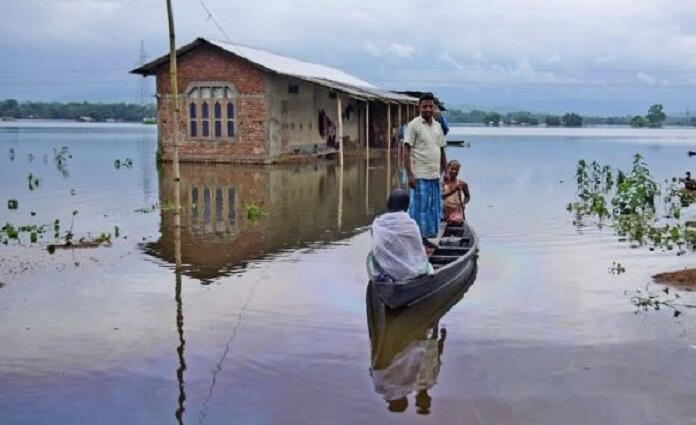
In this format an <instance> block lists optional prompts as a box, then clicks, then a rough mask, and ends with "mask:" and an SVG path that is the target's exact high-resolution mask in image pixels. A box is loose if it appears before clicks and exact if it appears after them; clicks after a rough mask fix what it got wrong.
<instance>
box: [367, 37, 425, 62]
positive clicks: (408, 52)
mask: <svg viewBox="0 0 696 425" xmlns="http://www.w3.org/2000/svg"><path fill="white" fill-rule="evenodd" d="M363 48H364V49H365V51H367V53H369V54H370V55H372V56H373V57H376V58H380V57H387V56H391V57H395V58H400V59H409V58H411V57H413V55H414V54H415V53H416V48H415V47H413V46H411V45H410V44H404V43H398V42H393V43H390V44H388V45H377V44H375V43H373V42H371V41H366V42H365V44H364V45H363Z"/></svg>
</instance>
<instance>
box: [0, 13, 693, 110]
mask: <svg viewBox="0 0 696 425" xmlns="http://www.w3.org/2000/svg"><path fill="white" fill-rule="evenodd" d="M172 1H173V5H174V13H175V21H176V32H177V44H178V45H182V44H186V43H188V42H190V41H192V40H193V39H195V38H196V37H198V36H205V37H211V38H216V39H220V40H226V39H230V40H231V41H233V42H235V43H239V44H244V45H248V46H253V47H258V48H262V49H266V50H270V51H273V52H275V53H279V54H284V55H289V56H293V57H297V58H300V59H303V60H308V61H312V62H318V63H322V64H326V65H330V66H334V67H338V68H341V69H343V70H344V71H346V72H349V73H352V74H354V75H356V76H358V77H360V78H362V79H365V80H367V81H369V82H370V83H372V84H374V85H377V86H380V87H384V88H388V89H395V90H396V89H399V90H407V89H412V90H430V91H433V92H434V93H435V94H436V95H437V96H438V97H440V98H441V99H442V100H444V101H445V103H446V104H447V105H449V106H451V107H461V108H467V109H468V108H471V107H478V108H483V109H498V110H503V111H504V110H518V109H523V110H530V111H534V112H542V113H543V112H547V113H563V112H570V111H574V112H580V113H583V114H589V115H593V114H594V115H627V114H637V113H645V112H646V111H647V108H648V106H649V105H650V104H652V103H662V104H663V105H664V106H665V110H666V111H667V113H668V114H670V115H683V114H684V113H685V112H686V110H687V108H689V107H692V108H696V102H695V101H694V99H696V97H695V96H694V94H696V7H693V0H650V1H648V0H631V1H628V0H601V1H600V0H546V1H541V0H534V1H532V0H526V1H522V0H458V1H450V0H441V1H439V2H433V3H430V4H428V3H427V2H423V1H411V0H398V1H396V0H380V1H374V0H369V1H368V0H354V1H351V2H346V1H337V0H336V1H334V0H312V1H309V0H284V1H281V0H267V1H265V2H261V1H254V2H241V1H232V0H172ZM204 5H205V7H207V9H208V10H209V11H210V12H211V13H212V15H213V16H214V18H215V19H211V18H210V17H209V15H208V13H207V12H206V9H205V8H204ZM0 10H2V13H1V14H0V52H1V54H2V60H1V61H0V99H4V98H15V99H18V100H37V101H38V100H56V101H83V100H86V101H103V102H111V101H125V102H137V101H138V100H139V94H138V93H139V89H138V84H139V83H138V81H139V79H141V78H142V77H138V76H134V75H130V74H128V71H129V70H130V69H132V68H134V67H135V66H136V65H137V64H138V62H139V52H140V42H141V40H143V43H144V46H145V50H146V53H147V55H148V57H149V58H150V59H153V58H155V57H158V56H160V55H163V54H165V53H166V52H167V49H168V33H167V19H166V9H165V1H164V0H22V1H16V0H0ZM215 21H217V22H218V23H219V24H220V27H221V28H222V31H221V30H220V29H218V28H217V26H216V25H215ZM146 85H147V92H148V94H150V95H152V94H154V81H153V78H150V79H148V80H147V83H146Z"/></svg>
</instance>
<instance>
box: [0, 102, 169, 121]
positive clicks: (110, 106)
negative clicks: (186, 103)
mask: <svg viewBox="0 0 696 425" xmlns="http://www.w3.org/2000/svg"><path fill="white" fill-rule="evenodd" d="M155 115H156V108H155V105H154V104H147V105H136V104H132V103H89V102H70V103H60V102H18V101H16V100H14V99H6V100H2V101H0V117H12V118H42V119H72V120H76V119H79V118H81V117H89V118H91V119H93V120H95V121H106V120H108V119H113V120H115V121H142V120H143V118H152V117H155Z"/></svg>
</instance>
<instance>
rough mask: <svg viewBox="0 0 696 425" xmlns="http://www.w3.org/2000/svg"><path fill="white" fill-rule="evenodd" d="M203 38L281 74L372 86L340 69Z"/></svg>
mask: <svg viewBox="0 0 696 425" xmlns="http://www.w3.org/2000/svg"><path fill="white" fill-rule="evenodd" d="M203 40H205V41H207V42H208V43H210V44H213V45H215V46H218V47H219V48H221V49H224V50H227V51H228V52H230V53H234V54H235V55H237V56H241V57H243V58H245V59H247V60H249V61H251V62H254V63H256V64H258V65H261V66H262V67H264V68H266V69H269V70H271V71H275V72H277V73H279V74H287V75H293V76H296V77H309V78H321V79H324V80H330V81H336V82H339V83H343V84H349V85H351V86H362V87H372V85H371V84H370V83H368V82H367V81H364V80H361V79H360V78H358V77H354V76H352V75H350V74H348V73H346V72H343V71H341V70H340V69H336V68H331V67H329V66H325V65H319V64H316V63H312V62H305V61H302V60H299V59H295V58H290V57H287V56H281V55H277V54H275V53H271V52H267V51H265V50H259V49H254V48H251V47H246V46H240V45H237V44H232V43H227V42H223V41H216V40H211V39H209V38H204V39H203Z"/></svg>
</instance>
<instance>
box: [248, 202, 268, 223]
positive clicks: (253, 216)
mask: <svg viewBox="0 0 696 425" xmlns="http://www.w3.org/2000/svg"><path fill="white" fill-rule="evenodd" d="M265 215H266V213H265V212H263V210H262V209H261V207H260V206H258V205H256V204H254V203H251V204H248V205H247V206H246V217H247V220H249V221H252V222H254V221H258V220H260V219H261V218H262V217H264V216H265Z"/></svg>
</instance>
